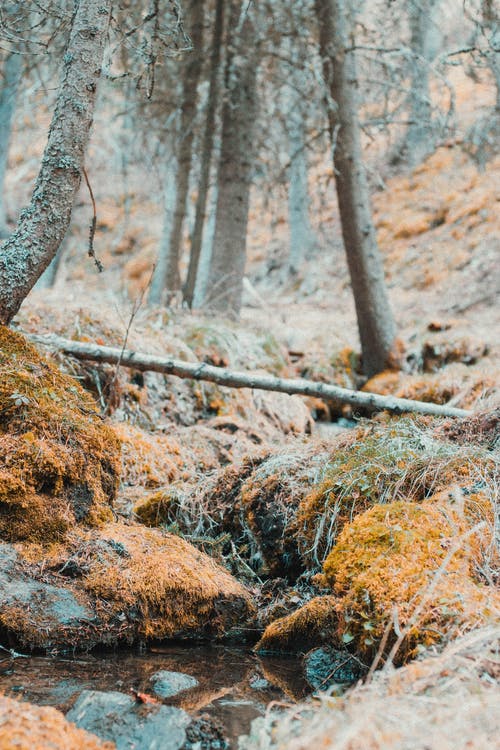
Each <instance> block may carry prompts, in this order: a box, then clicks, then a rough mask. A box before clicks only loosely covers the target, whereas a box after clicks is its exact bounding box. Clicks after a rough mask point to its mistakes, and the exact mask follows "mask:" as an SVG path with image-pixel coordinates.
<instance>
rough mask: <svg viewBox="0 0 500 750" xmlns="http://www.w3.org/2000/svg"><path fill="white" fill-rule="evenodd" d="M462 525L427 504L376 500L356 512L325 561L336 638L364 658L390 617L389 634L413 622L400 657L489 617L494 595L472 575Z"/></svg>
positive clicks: (451, 512)
mask: <svg viewBox="0 0 500 750" xmlns="http://www.w3.org/2000/svg"><path fill="white" fill-rule="evenodd" d="M469 528H470V527H469V525H468V523H467V521H466V519H465V517H464V515H463V514H462V513H459V512H458V511H457V510H456V509H454V508H453V507H451V506H450V505H437V504H435V503H431V502H426V503H423V504H421V505H417V504H415V503H408V502H403V501H399V502H394V503H391V504H389V505H376V506H374V507H373V508H371V509H370V510H368V511H366V512H365V513H363V514H361V515H359V516H357V518H356V519H355V520H354V521H353V522H352V524H349V525H348V526H346V527H345V528H344V530H343V531H342V533H341V534H340V536H339V539H338V542H337V544H336V545H335V547H334V548H333V549H332V551H331V552H330V554H329V556H328V558H327V560H326V561H325V565H324V572H325V576H326V578H327V580H328V582H329V583H330V585H331V586H332V588H333V591H334V592H335V594H336V595H337V596H338V597H339V599H338V604H337V613H338V615H339V632H342V634H343V636H342V637H343V640H344V641H345V642H351V641H353V642H354V643H353V645H355V647H356V650H357V652H358V653H360V654H364V655H367V656H368V657H369V656H370V655H373V653H374V651H376V648H377V644H378V642H379V641H380V639H381V638H382V637H383V635H384V632H385V631H386V628H387V627H389V626H391V622H392V628H391V630H394V631H396V632H397V631H398V628H399V629H403V628H404V627H405V626H406V625H409V624H410V623H412V626H411V628H410V630H409V632H408V634H407V636H406V638H405V643H404V644H403V647H402V650H401V652H400V654H399V657H398V658H399V660H400V661H401V660H406V659H407V658H408V657H409V656H412V655H413V654H414V652H415V648H416V647H417V646H418V645H421V644H423V645H425V646H428V645H431V644H433V643H435V642H437V641H440V640H442V639H444V638H449V637H452V636H454V635H457V634H458V633H459V632H461V631H462V630H463V629H472V628H474V627H477V626H479V625H480V624H485V623H488V622H491V621H493V620H494V617H495V615H494V613H495V612H496V614H497V616H498V613H499V606H500V596H499V594H498V592H496V591H494V590H493V589H492V588H489V587H487V586H481V585H478V584H476V583H475V582H474V580H473V578H472V563H473V559H472V558H473V555H472V554H471V545H470V543H469V542H468V541H467V540H466V539H464V540H463V541H462V537H463V535H464V533H465V532H466V531H467V530H468V529H469ZM340 597H341V598H340ZM417 608H419V609H420V610H421V611H420V613H419V615H418V617H417V618H416V621H415V622H414V623H413V622H412V617H413V616H414V613H415V612H416V611H417Z"/></svg>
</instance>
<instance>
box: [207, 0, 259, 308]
mask: <svg viewBox="0 0 500 750" xmlns="http://www.w3.org/2000/svg"><path fill="white" fill-rule="evenodd" d="M254 12H255V3H253V4H252V5H250V4H249V3H248V1H247V0H243V1H242V0H231V4H230V18H229V29H228V55H227V61H226V71H225V97H224V108H223V112H222V139H221V154H220V161H219V171H218V179H217V212H216V220H215V237H214V247H213V253H212V260H211V264H210V273H209V279H208V287H207V297H206V302H207V305H208V307H209V308H211V309H212V310H217V311H218V312H221V313H225V314H228V315H233V316H237V315H238V314H239V311H240V308H241V296H242V290H243V274H244V270H245V261H246V235H247V224H248V209H249V203H250V187H251V181H252V170H253V166H254V153H255V144H254V124H255V119H256V114H257V97H256V79H257V55H256V35H255V27H254V22H253V17H252V14H253V13H254Z"/></svg>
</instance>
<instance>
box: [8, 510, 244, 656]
mask: <svg viewBox="0 0 500 750" xmlns="http://www.w3.org/2000/svg"><path fill="white" fill-rule="evenodd" d="M253 613H254V608H253V603H252V599H251V597H250V595H249V593H248V592H247V590H246V589H245V588H244V587H243V586H242V585H241V584H239V583H238V582H237V581H236V580H235V579H234V578H233V577H232V576H231V575H230V573H228V572H227V571H226V570H225V569H224V568H222V567H221V566H220V565H218V564H217V563H216V562H214V560H213V559H212V558H211V557H209V556H208V555H205V554H204V553H203V552H200V551H199V550H197V549H196V548H195V547H194V546H193V545H191V544H189V542H186V541H185V540H183V539H181V538H180V537H178V536H175V535H174V534H166V533H162V532H161V531H159V530H157V529H146V528H144V526H141V525H132V524H128V525H125V524H123V523H110V524H106V525H105V526H103V527H101V528H99V529H92V530H84V529H76V530H75V531H74V532H73V533H72V534H71V535H69V536H68V539H67V540H66V542H65V543H64V544H58V545H53V546H52V547H51V548H47V547H43V546H40V545H29V544H26V543H24V544H21V545H16V548H14V547H13V545H9V544H1V543H0V639H5V640H7V641H10V642H13V643H16V644H17V645H19V646H20V647H22V648H26V649H33V648H41V649H47V650H60V649H67V648H73V649H74V648H76V649H83V648H92V647H94V646H97V645H116V644H118V643H135V642H143V641H145V640H152V639H154V640H158V639H172V638H175V639H207V638H222V637H223V636H225V635H227V634H228V633H230V632H231V633H233V634H234V635H238V634H240V631H241V630H242V629H243V628H244V626H245V623H246V622H247V621H248V620H249V619H250V618H251V617H252V616H253Z"/></svg>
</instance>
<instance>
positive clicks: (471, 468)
mask: <svg viewBox="0 0 500 750" xmlns="http://www.w3.org/2000/svg"><path fill="white" fill-rule="evenodd" d="M499 471H500V466H499V463H498V458H497V457H496V456H495V455H494V454H493V453H492V452H491V451H490V450H488V449H487V448H485V447H484V446H481V445H472V444H471V445H465V444H464V445H457V444H456V443H453V442H451V441H448V440H443V439H442V436H440V435H439V433H436V432H435V431H434V430H433V428H432V422H431V421H430V420H429V419H426V418H415V417H405V418H383V417H381V418H379V420H378V421H376V422H374V423H373V424H371V425H368V426H361V427H360V428H358V430H357V431H356V432H355V433H353V434H352V435H351V436H350V437H349V438H347V442H346V443H345V445H340V446H339V448H338V449H337V450H335V451H333V452H332V454H331V456H330V458H329V460H328V461H327V462H326V463H325V466H324V469H323V472H322V477H321V478H320V480H319V482H318V484H317V486H316V487H314V488H313V490H312V491H311V492H310V493H309V494H308V495H307V496H306V497H305V498H304V499H303V500H302V502H301V503H300V507H299V509H298V512H297V529H298V531H297V533H298V534H300V538H301V539H302V547H301V553H302V554H303V556H304V557H305V559H306V560H307V561H308V564H309V566H311V567H314V565H318V564H320V563H322V562H323V560H324V559H325V557H326V556H327V555H328V553H329V552H330V550H331V549H332V547H333V545H334V544H335V541H336V539H337V537H338V535H339V533H340V532H341V530H342V528H343V527H344V525H345V524H346V523H349V522H350V521H352V520H353V519H354V518H355V517H356V516H357V515H358V514H359V513H361V512H363V511H365V510H367V509H368V508H370V507H371V506H373V505H374V504H376V503H388V502H392V501H395V500H413V501H417V502H421V501H423V500H425V499H426V498H429V497H431V496H432V495H433V494H435V493H436V492H437V491H438V490H441V489H444V488H446V487H449V486H451V485H458V486H459V487H460V488H461V489H462V490H463V491H467V492H473V491H477V490H478V489H482V490H483V491H484V492H486V494H488V495H490V496H491V497H494V496H495V492H496V487H497V483H498V478H499Z"/></svg>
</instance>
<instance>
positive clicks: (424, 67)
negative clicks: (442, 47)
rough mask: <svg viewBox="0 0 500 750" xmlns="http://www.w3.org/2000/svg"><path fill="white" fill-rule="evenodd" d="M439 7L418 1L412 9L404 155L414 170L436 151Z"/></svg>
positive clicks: (429, 1) (433, 2) (426, 0)
mask: <svg viewBox="0 0 500 750" xmlns="http://www.w3.org/2000/svg"><path fill="white" fill-rule="evenodd" d="M435 5H436V0H417V1H416V2H414V1H412V2H411V3H410V4H409V7H408V16H409V22H410V36H411V40H410V47H411V51H412V59H411V84H410V94H409V97H408V109H409V112H408V118H409V124H408V129H407V131H406V138H405V145H404V148H403V152H404V155H405V158H406V161H407V162H408V164H409V165H410V166H411V167H415V166H416V165H417V164H420V162H422V161H423V160H424V159H425V157H426V156H428V155H429V154H430V153H432V152H433V151H434V137H435V135H434V132H433V127H432V104H431V93H430V87H429V66H428V60H429V57H430V55H429V42H430V35H431V34H432V19H431V16H432V12H433V10H434V6H435Z"/></svg>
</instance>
